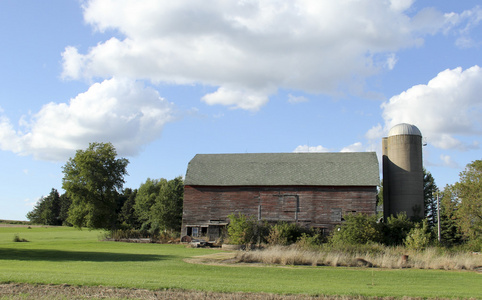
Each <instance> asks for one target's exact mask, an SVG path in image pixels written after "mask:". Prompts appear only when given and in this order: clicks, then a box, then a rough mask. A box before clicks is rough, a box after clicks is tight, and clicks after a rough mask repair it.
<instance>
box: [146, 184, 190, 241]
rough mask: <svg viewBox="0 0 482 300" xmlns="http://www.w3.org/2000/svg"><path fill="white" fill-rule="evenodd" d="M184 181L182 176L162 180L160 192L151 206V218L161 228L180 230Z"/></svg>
mask: <svg viewBox="0 0 482 300" xmlns="http://www.w3.org/2000/svg"><path fill="white" fill-rule="evenodd" d="M183 196H184V182H183V180H182V178H181V177H176V178H174V179H172V180H169V181H165V180H164V181H161V186H160V190H159V194H158V195H157V197H156V201H155V203H154V205H153V206H152V207H151V220H152V222H153V223H154V224H155V226H156V227H158V228H159V230H163V231H171V232H172V231H180V230H181V224H182V204H183Z"/></svg>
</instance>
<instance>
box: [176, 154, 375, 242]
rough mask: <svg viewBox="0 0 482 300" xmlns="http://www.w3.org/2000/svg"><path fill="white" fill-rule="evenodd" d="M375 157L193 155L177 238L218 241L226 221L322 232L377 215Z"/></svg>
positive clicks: (366, 155) (347, 155)
mask: <svg viewBox="0 0 482 300" xmlns="http://www.w3.org/2000/svg"><path fill="white" fill-rule="evenodd" d="M379 183H380V178H379V167H378V159H377V156H376V154H375V152H346V153H254V154H251V153H249V154H248V153H247V154H198V155H196V156H195V157H194V158H193V159H192V160H191V161H190V162H189V165H188V168H187V172H186V178H185V182H184V184H185V188H184V208H183V217H182V236H185V235H188V236H193V237H197V236H207V237H209V238H210V240H213V239H215V238H217V237H218V236H219V235H220V233H221V231H220V230H221V229H222V228H223V227H225V226H226V225H227V224H228V222H229V219H228V215H230V214H232V213H235V214H237V213H241V214H244V215H247V216H251V217H255V218H256V219H258V220H260V221H261V220H262V221H264V220H266V221H268V222H277V221H286V222H296V223H298V224H300V225H303V226H308V227H315V228H321V229H323V230H326V231H327V232H328V231H330V230H332V229H333V227H334V226H335V225H338V224H341V221H342V216H343V214H345V213H352V212H361V213H365V214H368V215H374V214H375V213H376V198H377V186H378V185H379Z"/></svg>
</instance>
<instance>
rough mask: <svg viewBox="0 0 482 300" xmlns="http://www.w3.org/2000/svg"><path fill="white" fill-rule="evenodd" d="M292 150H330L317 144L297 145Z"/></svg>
mask: <svg viewBox="0 0 482 300" xmlns="http://www.w3.org/2000/svg"><path fill="white" fill-rule="evenodd" d="M293 152H330V149H328V148H325V147H323V146H321V145H319V146H308V145H299V146H298V147H296V149H295V150H293Z"/></svg>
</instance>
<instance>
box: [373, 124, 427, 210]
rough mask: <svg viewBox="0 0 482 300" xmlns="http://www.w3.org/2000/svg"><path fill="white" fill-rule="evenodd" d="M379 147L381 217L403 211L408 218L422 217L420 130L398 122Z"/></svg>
mask: <svg viewBox="0 0 482 300" xmlns="http://www.w3.org/2000/svg"><path fill="white" fill-rule="evenodd" d="M382 147H383V216H384V218H385V220H386V219H387V218H388V217H389V216H391V215H394V216H395V215H397V214H399V213H400V212H406V213H407V216H408V217H409V218H414V219H417V218H423V216H424V203H423V202H424V201H423V200H424V199H423V164H422V133H421V132H420V130H419V129H418V128H417V127H416V126H414V125H410V124H406V123H402V124H398V125H395V126H394V127H392V129H390V131H389V133H388V137H385V138H383V140H382Z"/></svg>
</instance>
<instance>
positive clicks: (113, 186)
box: [62, 143, 129, 229]
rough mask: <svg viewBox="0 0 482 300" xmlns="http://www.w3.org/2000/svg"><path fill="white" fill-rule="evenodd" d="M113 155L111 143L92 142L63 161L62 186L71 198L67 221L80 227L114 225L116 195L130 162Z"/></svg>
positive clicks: (107, 227)
mask: <svg viewBox="0 0 482 300" xmlns="http://www.w3.org/2000/svg"><path fill="white" fill-rule="evenodd" d="M116 156H117V152H116V150H115V148H114V146H113V145H112V144H111V143H91V144H89V147H88V148H87V149H86V150H77V152H76V154H75V157H74V158H70V159H69V160H68V162H67V163H66V164H65V166H64V167H63V173H64V177H63V179H62V187H63V189H64V190H65V191H66V194H67V196H68V197H69V198H70V199H71V200H72V204H71V205H70V208H69V217H68V219H67V221H68V222H69V223H71V224H73V225H74V226H76V227H79V228H80V227H83V226H87V227H88V228H91V229H96V228H103V229H114V228H115V226H116V219H117V216H116V210H117V207H116V206H117V197H118V193H119V191H121V190H122V186H123V185H124V182H125V181H124V176H125V175H127V171H126V167H127V164H128V163H129V161H128V160H127V159H125V158H119V159H116Z"/></svg>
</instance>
